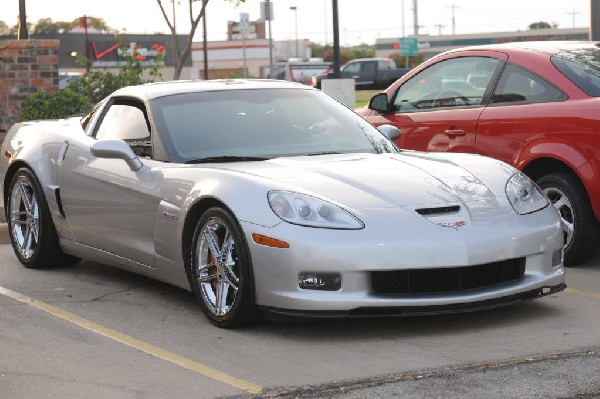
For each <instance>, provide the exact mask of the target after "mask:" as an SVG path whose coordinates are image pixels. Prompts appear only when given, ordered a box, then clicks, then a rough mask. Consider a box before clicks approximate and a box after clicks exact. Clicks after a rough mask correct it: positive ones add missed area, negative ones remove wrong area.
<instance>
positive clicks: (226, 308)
mask: <svg viewBox="0 0 600 399" xmlns="http://www.w3.org/2000/svg"><path fill="white" fill-rule="evenodd" d="M225 255H226V256H225ZM190 265H191V277H192V289H193V291H194V294H195V295H196V299H197V300H198V302H199V304H200V307H201V308H202V310H203V311H204V314H205V315H206V317H208V319H209V320H210V321H211V322H212V323H213V324H214V325H216V326H218V327H221V328H234V327H242V326H247V325H250V324H254V323H256V322H258V321H259V320H260V316H261V314H260V312H259V311H258V310H257V309H256V302H255V298H254V277H253V272H252V264H251V260H250V253H249V250H248V245H247V243H246V240H245V238H244V235H243V233H242V229H241V227H240V226H239V223H238V222H237V220H236V219H235V217H234V216H232V215H231V214H230V213H229V212H227V211H226V210H224V209H223V208H220V207H213V208H210V209H208V210H207V211H206V212H204V213H203V214H202V216H201V217H200V220H198V223H197V225H196V229H195V231H194V236H193V240H192V250H191V260H190ZM219 293H222V295H219Z"/></svg>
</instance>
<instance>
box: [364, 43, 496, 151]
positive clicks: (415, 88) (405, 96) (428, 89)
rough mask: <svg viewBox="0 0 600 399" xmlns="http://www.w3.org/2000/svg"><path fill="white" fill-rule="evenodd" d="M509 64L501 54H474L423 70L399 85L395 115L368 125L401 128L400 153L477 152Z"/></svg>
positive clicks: (374, 118) (394, 100)
mask: <svg viewBox="0 0 600 399" xmlns="http://www.w3.org/2000/svg"><path fill="white" fill-rule="evenodd" d="M506 59H507V56H506V54H504V53H500V52H484V51H470V52H465V53H455V54H453V55H452V56H449V57H446V58H443V59H441V60H438V61H437V62H435V63H431V64H425V66H424V67H423V69H421V70H420V71H419V72H417V73H416V74H414V75H412V76H411V77H410V78H409V79H407V80H406V81H403V82H402V81H401V85H400V86H399V87H398V89H397V90H396V91H395V93H394V95H393V96H392V99H391V103H392V104H391V109H392V112H391V113H387V114H382V115H378V116H373V115H371V116H367V119H368V120H369V121H370V122H371V123H374V124H375V125H381V124H384V123H390V124H393V125H394V126H396V127H398V128H399V129H400V132H401V136H400V138H399V139H397V140H396V144H398V145H399V146H400V148H406V149H413V150H421V151H452V152H476V133H477V123H478V119H479V116H480V115H481V113H482V111H483V110H484V108H485V106H486V104H487V103H488V100H489V97H490V95H491V92H492V90H493V86H494V83H495V82H496V79H497V76H498V74H499V72H500V70H501V68H502V66H503V65H504V63H505V61H506Z"/></svg>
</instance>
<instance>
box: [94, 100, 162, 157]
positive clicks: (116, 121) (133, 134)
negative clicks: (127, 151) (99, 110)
mask: <svg viewBox="0 0 600 399" xmlns="http://www.w3.org/2000/svg"><path fill="white" fill-rule="evenodd" d="M149 126H150V124H149V123H148V119H147V117H146V113H145V108H144V106H143V105H142V104H141V103H137V102H133V101H119V100H117V101H115V102H114V103H113V104H111V105H110V106H109V107H108V110H107V111H106V112H105V114H104V115H103V116H102V120H100V121H99V126H98V127H97V128H96V132H95V137H96V139H121V140H125V142H127V143H128V144H129V145H130V146H131V148H132V149H133V152H134V153H135V154H136V155H137V156H140V157H151V156H152V141H151V137H150V129H149Z"/></svg>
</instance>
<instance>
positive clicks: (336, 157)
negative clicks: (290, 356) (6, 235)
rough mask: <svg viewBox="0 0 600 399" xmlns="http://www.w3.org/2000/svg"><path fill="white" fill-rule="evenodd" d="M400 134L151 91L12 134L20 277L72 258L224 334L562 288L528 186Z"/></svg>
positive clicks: (205, 96)
mask: <svg viewBox="0 0 600 399" xmlns="http://www.w3.org/2000/svg"><path fill="white" fill-rule="evenodd" d="M384 132H385V135H384V134H383V133H384ZM397 133H398V131H397V129H396V128H394V127H393V126H386V127H383V126H382V127H380V128H379V130H377V129H375V128H374V127H373V126H372V125H370V124H369V123H368V122H366V121H365V120H364V119H362V118H360V117H359V116H357V115H356V114H355V113H354V112H352V111H351V110H349V109H348V108H347V107H345V106H344V105H342V104H340V103H339V102H337V101H335V100H334V99H332V98H331V97H329V96H327V95H326V94H324V93H323V92H321V91H319V90H315V89H313V88H310V87H308V86H305V85H301V84H295V83H289V82H281V81H270V80H255V81H251V80H225V81H196V82H192V81H188V82H185V81H178V82H171V83H155V84H147V85H142V86H136V87H127V88H123V89H121V90H118V91H116V92H115V93H113V94H112V95H110V96H109V97H108V98H106V99H105V100H104V101H102V102H101V103H100V104H98V105H97V106H96V107H95V108H94V109H93V110H92V111H91V112H90V113H89V114H88V115H86V116H84V117H83V118H76V117H74V118H70V119H67V120H64V119H63V120H57V121H39V122H27V123H19V124H16V125H14V126H13V127H12V128H11V129H10V130H9V132H8V133H7V137H6V140H5V141H4V143H3V145H2V149H1V154H2V157H0V192H2V194H3V196H4V202H5V204H6V212H7V214H8V216H9V217H8V229H9V232H10V236H11V241H12V245H13V248H14V252H15V255H16V257H17V258H18V259H19V261H20V262H22V263H23V264H24V265H25V266H26V267H30V268H41V267H49V266H53V265H64V264H65V263H72V262H75V261H76V260H77V258H74V257H81V258H87V259H93V260H96V261H100V262H104V263H108V264H111V265H114V266H116V267H120V268H123V269H126V270H130V271H132V272H136V273H140V274H144V275H146V276H149V277H152V278H155V279H158V280H161V281H165V282H168V283H170V284H174V285H176V286H179V287H182V288H185V289H188V290H191V291H192V292H194V293H195V295H196V296H197V299H198V302H199V304H200V307H201V308H202V310H203V311H204V312H205V314H206V316H207V317H208V318H209V319H210V320H211V321H212V322H213V323H214V324H216V325H217V326H219V327H235V326H240V325H244V324H248V323H252V322H255V321H257V320H258V319H259V318H260V315H261V314H262V313H264V312H270V313H276V314H284V315H295V316H308V317H333V316H337V317H339V316H345V317H368V316H383V315H418V314H429V313H444V312H450V313H454V312H458V311H472V310H477V309H485V308H493V307H497V306H502V305H510V304H514V303H518V302H523V301H528V300H532V299H536V298H540V297H543V296H545V295H550V294H553V293H555V292H559V291H561V290H563V289H564V288H565V284H564V280H565V275H564V267H563V264H562V250H563V240H562V227H561V223H560V218H559V217H558V215H557V213H556V211H555V210H554V209H553V208H552V207H551V206H550V203H549V201H548V199H547V198H546V197H545V196H544V195H543V194H542V193H541V191H540V190H539V189H538V188H537V187H536V186H535V185H534V184H533V182H532V181H531V180H530V179H529V178H527V177H526V176H525V175H523V174H522V173H521V172H519V171H518V170H516V169H515V168H513V167H512V166H510V165H507V164H505V163H503V162H500V161H498V160H495V159H491V158H485V157H480V156H476V155H472V154H433V153H429V154H427V153H420V152H419V153H417V152H413V151H399V150H398V149H397V148H396V146H395V145H393V143H392V142H391V141H390V140H389V138H390V137H394V135H396V134H397ZM515 237H518V240H516V239H515Z"/></svg>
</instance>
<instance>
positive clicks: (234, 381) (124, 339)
mask: <svg viewBox="0 0 600 399" xmlns="http://www.w3.org/2000/svg"><path fill="white" fill-rule="evenodd" d="M0 295H4V296H6V297H9V298H12V299H14V300H17V301H19V302H22V303H25V304H27V305H30V306H33V307H34V308H37V309H40V310H43V311H44V312H47V313H50V314H52V315H54V316H56V317H59V318H61V319H63V320H66V321H68V322H71V323H73V324H76V325H78V326H80V327H83V328H85V329H86V330H89V331H92V332H95V333H97V334H100V335H103V336H105V337H107V338H110V339H112V340H115V341H117V342H120V343H122V344H125V345H128V346H131V347H132V348H135V349H138V350H140V351H142V352H146V353H148V354H150V355H153V356H156V357H158V358H160V359H163V360H166V361H167V362H170V363H173V364H176V365H178V366H181V367H183V368H185V369H188V370H191V371H194V372H196V373H198V374H201V375H203V376H205V377H208V378H211V379H213V380H217V381H220V382H223V383H225V384H227V385H230V386H233V387H236V388H239V389H241V390H243V391H246V392H249V393H261V392H262V391H263V388H262V387H260V386H258V385H255V384H252V383H250V382H247V381H244V380H240V379H239V378H235V377H232V376H230V375H228V374H225V373H223V372H221V371H219V370H216V369H213V368H211V367H208V366H205V365H203V364H201V363H197V362H195V361H193V360H190V359H187V358H185V357H183V356H179V355H176V354H174V353H171V352H168V351H166V350H164V349H161V348H159V347H156V346H154V345H151V344H149V343H147V342H144V341H140V340H139V339H135V338H133V337H130V336H128V335H125V334H122V333H120V332H117V331H115V330H111V329H110V328H106V327H103V326H101V325H99V324H96V323H94V322H92V321H89V320H86V319H83V318H81V317H79V316H77V315H75V314H73V313H70V312H67V311H66V310H62V309H60V308H57V307H56V306H52V305H49V304H47V303H45V302H41V301H38V300H37V299H33V298H30V297H28V296H26V295H23V294H20V293H18V292H15V291H11V290H9V289H7V288H4V287H1V286H0Z"/></svg>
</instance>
